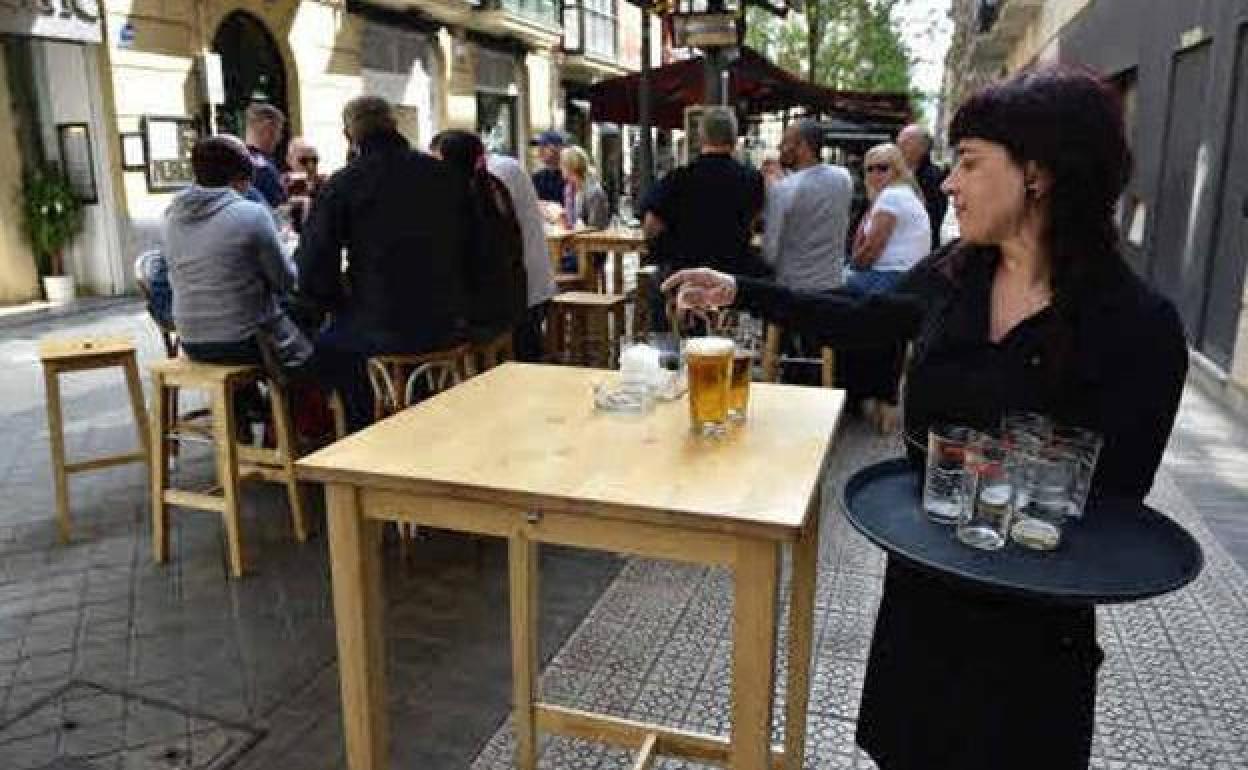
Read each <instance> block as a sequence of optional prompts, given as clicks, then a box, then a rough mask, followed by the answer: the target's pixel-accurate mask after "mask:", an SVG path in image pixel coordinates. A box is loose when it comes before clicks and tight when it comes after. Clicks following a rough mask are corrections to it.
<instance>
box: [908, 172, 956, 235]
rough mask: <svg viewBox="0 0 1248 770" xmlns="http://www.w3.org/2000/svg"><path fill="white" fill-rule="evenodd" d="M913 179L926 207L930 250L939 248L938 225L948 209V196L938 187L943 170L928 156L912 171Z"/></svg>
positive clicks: (943, 173)
mask: <svg viewBox="0 0 1248 770" xmlns="http://www.w3.org/2000/svg"><path fill="white" fill-rule="evenodd" d="M914 178H915V181H917V182H918V183H919V189H920V190H922V191H923V207H924V208H925V209H927V221H928V222H930V223H931V225H932V250H933V251H934V250H936V249H938V248H940V226H941V225H942V224H943V223H944V221H945V213H946V212H947V211H948V209H949V197H948V196H947V195H945V193H944V191H942V190H941V189H940V186H941V184H943V183H944V181H945V172H944V170H943V169H941V168H940V167H939V166H937V165H936V164H935V163H932V159H931V157H930V156H925V157H924V158H923V162H922V163H920V164H919V167H918V168H917V169H916V170H915V172H914Z"/></svg>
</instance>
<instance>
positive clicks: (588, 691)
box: [0, 305, 1248, 770]
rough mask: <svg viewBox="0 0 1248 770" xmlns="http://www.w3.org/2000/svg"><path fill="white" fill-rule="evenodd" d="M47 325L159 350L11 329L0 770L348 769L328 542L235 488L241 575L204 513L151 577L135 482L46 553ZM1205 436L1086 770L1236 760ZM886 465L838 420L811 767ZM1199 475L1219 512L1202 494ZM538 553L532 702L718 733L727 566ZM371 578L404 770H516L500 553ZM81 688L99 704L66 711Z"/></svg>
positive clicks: (1244, 660)
mask: <svg viewBox="0 0 1248 770" xmlns="http://www.w3.org/2000/svg"><path fill="white" fill-rule="evenodd" d="M51 329H58V330H63V331H74V332H78V331H83V330H87V329H90V330H97V331H98V330H104V329H107V330H118V329H121V330H129V331H131V332H132V333H134V334H135V335H136V336H137V337H139V338H140V340H141V342H142V344H143V348H144V353H145V354H146V355H155V354H156V352H157V348H158V342H157V340H156V338H155V336H154V335H153V334H152V333H151V331H150V329H149V328H148V327H147V326H146V323H145V321H144V319H143V317H142V314H141V311H140V310H139V309H138V308H137V306H135V305H126V306H121V307H120V308H119V307H110V308H107V309H106V310H101V311H100V312H97V313H95V314H91V315H86V316H81V317H77V318H60V319H56V320H55V321H53V322H50V323H43V324H34V325H30V324H28V325H25V326H22V325H16V326H9V327H7V328H5V329H4V330H3V331H0V372H3V374H0V426H3V428H2V430H0V768H4V769H5V770H7V768H21V767H42V766H44V765H46V764H47V763H48V762H50V761H52V759H53V758H54V757H56V756H58V755H62V756H68V755H70V754H71V753H74V752H77V753H78V754H80V755H83V756H85V757H87V761H88V762H90V763H91V767H94V768H97V769H98V768H108V770H120V768H166V769H167V768H174V767H185V768H190V767H194V768H206V767H208V768H214V770H224V768H226V767H231V768H245V770H267V768H339V767H342V759H341V752H342V746H341V731H340V727H339V718H338V699H337V670H336V667H335V665H334V661H333V626H332V613H331V609H330V606H329V595H328V575H327V568H326V564H325V552H324V542H323V539H321V538H318V539H316V540H314V541H313V542H311V543H309V544H308V545H306V546H304V547H298V546H296V545H294V544H293V543H292V542H291V540H290V537H289V534H288V524H287V521H286V515H285V505H284V502H283V498H282V496H281V495H280V494H279V490H278V489H276V488H269V487H264V486H259V487H251V488H249V490H248V492H247V503H248V507H249V515H248V516H247V517H246V521H245V526H244V530H245V532H246V533H247V535H248V538H249V540H248V551H249V558H250V561H251V563H252V564H253V565H254V568H255V570H254V573H253V574H252V575H251V576H249V577H248V578H247V579H246V580H244V581H242V582H233V581H228V580H226V579H225V578H224V574H225V572H224V567H223V564H222V556H221V548H220V544H219V526H218V525H217V522H216V521H215V520H214V519H213V517H211V516H207V515H184V516H177V517H176V521H177V528H176V531H175V538H176V539H175V543H174V556H175V558H174V561H173V563H172V564H171V565H170V566H169V567H166V568H157V567H155V566H153V565H152V564H151V562H150V558H149V541H148V538H147V535H146V528H145V518H144V517H145V512H146V507H147V506H146V502H145V498H146V493H145V489H144V479H143V478H142V472H141V471H140V470H138V469H137V468H117V469H112V470H108V471H103V472H100V473H98V474H94V475H92V476H91V477H89V478H83V479H81V480H75V481H73V482H72V484H73V492H74V494H73V504H74V512H75V518H76V522H77V523H76V529H75V533H76V537H75V542H74V544H73V545H71V546H69V547H59V546H56V545H55V544H54V543H53V539H52V538H53V527H52V524H51V513H50V511H51V507H52V505H51V483H50V480H49V476H48V472H47V469H46V457H47V436H46V429H45V427H44V413H43V393H42V384H41V382H40V379H39V372H38V365H37V362H36V361H35V360H34V340H35V339H37V337H38V336H41V335H42V334H43V333H45V332H47V331H49V330H51ZM66 402H67V418H68V420H69V444H70V447H71V449H72V450H75V451H83V450H85V449H95V450H98V449H101V448H105V447H110V448H113V447H120V446H123V445H126V444H128V442H130V441H131V440H132V438H131V437H132V429H131V428H130V426H129V423H128V418H127V416H126V414H127V413H126V406H125V401H124V389H123V388H122V387H121V385H120V382H119V380H117V379H116V378H115V377H110V375H108V374H99V375H95V374H85V375H79V376H78V377H77V378H76V379H74V380H71V381H69V383H68V387H67V388H66ZM1220 420H1223V418H1222V417H1220V416H1219V414H1218V412H1217V410H1216V408H1215V407H1213V406H1212V405H1211V404H1209V403H1208V402H1207V400H1204V399H1203V398H1202V397H1200V396H1199V394H1195V393H1189V394H1187V396H1186V397H1185V402H1184V411H1183V413H1182V415H1181V418H1180V429H1179V430H1178V431H1176V435H1175V439H1174V441H1173V442H1172V446H1171V449H1170V452H1169V454H1168V456H1167V464H1166V472H1164V473H1163V474H1162V475H1161V476H1160V477H1159V481H1158V484H1157V487H1156V489H1155V491H1154V496H1153V502H1154V504H1156V505H1157V506H1158V507H1160V508H1161V509H1163V510H1166V511H1168V512H1170V513H1171V514H1172V515H1174V516H1175V517H1176V518H1177V519H1179V520H1180V521H1182V522H1183V523H1184V524H1185V525H1186V526H1187V527H1188V528H1189V529H1190V530H1191V531H1192V532H1193V533H1194V534H1195V535H1196V536H1197V537H1198V538H1199V539H1200V540H1201V542H1202V544H1204V546H1205V551H1206V556H1207V558H1208V566H1207V569H1206V572H1205V574H1204V575H1203V576H1202V577H1201V578H1200V579H1199V580H1198V581H1197V583H1195V584H1194V585H1193V586H1191V587H1189V588H1188V589H1186V590H1184V591H1182V592H1179V593H1177V594H1174V595H1172V596H1169V597H1165V598H1162V599H1159V600H1154V601H1151V602H1145V603H1141V604H1137V605H1131V606H1127V607H1118V608H1110V609H1107V610H1105V611H1104V612H1102V614H1101V618H1102V623H1101V635H1102V643H1103V645H1104V646H1105V648H1106V652H1107V661H1106V664H1105V667H1104V668H1103V669H1102V675H1101V686H1100V699H1099V705H1098V709H1099V711H1098V728H1097V737H1096V744H1095V761H1094V764H1093V766H1094V767H1096V768H1107V769H1108V768H1114V769H1115V770H1119V769H1123V770H1125V769H1126V768H1151V769H1153V770H1161V769H1162V768H1174V769H1176V770H1177V768H1185V769H1186V768H1238V767H1245V766H1248V652H1245V651H1246V650H1248V576H1246V575H1245V573H1244V571H1243V569H1242V567H1241V566H1240V565H1237V564H1236V563H1235V560H1234V559H1233V558H1231V556H1230V555H1228V553H1227V551H1226V550H1225V549H1224V548H1223V547H1222V546H1221V545H1220V544H1219V541H1218V533H1220V531H1221V529H1220V528H1222V527H1224V526H1226V524H1225V521H1232V522H1233V521H1234V519H1233V518H1228V517H1232V513H1233V510H1232V509H1233V508H1234V507H1235V505H1236V500H1237V497H1236V496H1237V495H1238V500H1240V501H1242V502H1243V503H1245V504H1244V505H1241V506H1240V508H1241V510H1244V511H1245V514H1246V515H1248V510H1245V509H1248V489H1246V488H1245V487H1248V483H1244V482H1242V481H1241V480H1240V478H1239V477H1238V476H1236V475H1235V474H1234V473H1233V471H1235V470H1236V469H1242V468H1244V467H1248V442H1245V441H1240V440H1237V439H1236V438H1235V436H1236V434H1234V433H1233V432H1232V430H1231V428H1224V427H1223V426H1224V425H1232V424H1233V423H1229V422H1219V421H1220ZM1210 426H1214V427H1210ZM1211 437H1214V438H1216V443H1212V442H1211ZM893 451H894V448H893V447H892V446H890V445H889V442H887V441H884V440H881V439H877V438H875V437H874V436H872V435H870V434H867V433H866V432H864V431H862V430H861V428H860V427H858V426H857V425H855V424H853V423H850V424H849V425H848V426H847V429H846V432H845V433H844V435H842V436H841V437H840V440H839V450H838V454H837V460H836V463H835V467H834V468H833V469H832V471H831V473H830V476H829V481H828V483H829V485H830V486H829V490H828V491H829V494H828V495H827V496H826V499H827V500H828V501H829V503H828V506H827V508H826V509H825V511H824V517H825V523H824V534H823V538H822V542H821V557H820V580H819V590H818V598H817V614H816V630H817V647H816V672H815V677H814V686H813V693H812V713H811V720H810V725H809V735H810V742H809V750H810V761H809V762H808V765H809V766H810V767H818V768H851V767H870V766H871V764H870V762H869V760H867V759H866V758H865V757H863V756H861V755H860V754H859V753H858V752H856V751H855V750H854V749H853V745H852V736H853V720H854V715H855V713H856V711H857V699H858V696H859V690H860V688H861V682H862V669H863V664H864V661H865V653H866V648H867V644H868V642H869V634H870V628H871V622H872V615H873V613H874V609H875V602H876V600H877V598H878V591H879V576H880V574H881V571H882V566H883V561H882V557H881V555H880V554H879V552H878V551H877V550H876V549H874V548H873V547H872V546H870V545H868V544H867V543H865V541H863V540H862V539H861V538H860V537H859V536H857V535H856V534H855V533H854V532H852V530H850V528H849V527H848V526H847V525H846V524H845V523H844V522H843V519H842V518H841V516H840V513H839V509H838V508H837V502H836V501H837V499H838V495H837V494H836V491H837V490H838V489H839V484H840V480H841V479H843V477H844V475H845V474H846V473H848V472H850V471H851V470H852V469H854V468H857V467H861V466H862V465H863V464H866V463H868V462H870V461H871V460H873V459H874V458H876V457H882V456H886V455H888V454H891V453H892V452H893ZM1210 451H1213V452H1214V456H1213V457H1212V459H1210V458H1209V455H1208V453H1209V452H1210ZM1202 456H1203V457H1205V464H1206V466H1208V467H1209V468H1211V469H1212V468H1215V467H1216V468H1217V469H1219V470H1218V471H1217V472H1216V473H1215V472H1212V471H1210V472H1206V473H1203V474H1202V473H1200V472H1198V466H1199V463H1200V460H1199V459H1192V458H1200V457H1202ZM1213 461H1216V463H1214V462H1213ZM182 467H183V469H184V472H186V473H192V474H203V473H204V472H205V468H206V457H205V456H203V454H202V453H198V454H196V453H192V454H191V455H190V456H188V457H187V458H185V459H184V460H183V464H182ZM1214 480H1216V481H1218V483H1219V485H1220V486H1219V488H1218V489H1217V495H1208V494H1206V493H1207V491H1208V489H1209V484H1210V483H1212V481H1214ZM1202 494H1203V495H1205V496H1204V497H1202ZM1208 500H1212V501H1214V502H1216V504H1217V505H1218V506H1219V507H1218V509H1217V510H1218V512H1219V515H1221V516H1222V517H1223V519H1217V518H1216V517H1213V516H1210V517H1209V519H1208V523H1209V524H1210V525H1211V526H1213V527H1214V532H1212V533H1211V531H1210V529H1209V527H1207V526H1206V523H1207V522H1206V520H1205V519H1204V518H1203V516H1202V513H1203V512H1202V510H1201V506H1202V504H1203V503H1205V501H1208ZM1228 542H1233V541H1231V540H1228ZM543 553H544V559H543V565H542V571H543V575H542V586H543V596H542V606H543V619H542V623H543V626H542V641H543V648H544V649H543V652H544V657H549V656H551V655H553V656H554V657H553V660H551V662H550V664H549V666H548V668H547V671H546V674H545V676H544V688H545V694H546V696H547V697H548V698H549V699H551V700H553V701H555V702H559V703H565V704H569V705H578V706H583V707H590V708H594V709H598V710H603V711H606V712H608V713H616V714H621V715H627V716H634V717H638V718H643V719H646V720H651V721H659V722H670V723H672V724H675V725H684V726H687V727H690V728H692V729H697V730H704V731H709V732H724V731H726V730H727V728H728V724H727V720H728V708H727V697H728V690H727V683H728V676H729V670H728V662H729V659H730V658H729V645H730V642H729V641H728V636H727V635H728V632H729V625H728V623H729V618H730V612H731V606H732V597H731V589H730V583H729V581H728V580H727V576H726V575H725V574H724V573H722V572H721V571H718V570H713V569H704V568H696V567H689V566H684V565H678V564H673V563H664V562H652V561H647V560H628V561H620V560H616V559H613V558H609V557H605V556H602V555H599V554H588V553H583V552H573V551H567V550H553V549H546V550H545V551H544V552H543ZM386 558H387V576H386V579H387V587H388V596H389V599H390V611H389V613H388V617H387V624H388V628H389V633H390V640H391V646H390V658H391V660H390V667H391V672H390V675H391V680H392V682H393V683H394V686H393V687H392V689H391V704H390V705H391V709H392V712H393V725H394V733H395V738H394V748H393V752H394V755H395V759H396V763H395V766H396V767H405V768H422V769H423V768H432V769H438V768H448V769H449V768H463V767H468V766H469V765H472V766H473V767H474V768H475V769H476V770H493V769H494V768H506V767H510V763H509V756H508V748H509V740H510V734H509V730H508V729H507V726H506V724H505V722H504V720H505V718H506V708H507V699H508V692H509V689H508V688H509V674H508V668H507V666H508V660H509V656H508V655H507V652H506V644H507V637H506V634H507V623H506V597H505V593H504V590H505V589H504V586H505V550H503V549H502V548H501V547H500V546H499V545H498V544H496V543H488V542H487V543H485V544H484V545H483V546H482V547H481V548H480V549H478V546H477V544H475V543H473V542H471V541H468V540H465V539H462V538H458V537H453V536H450V535H441V536H439V535H434V536H433V537H431V538H430V539H428V540H426V541H423V542H421V543H420V544H419V546H418V549H417V553H416V555H415V558H414V559H413V560H412V561H411V562H410V563H408V564H403V563H401V562H400V561H399V559H398V558H397V555H395V554H394V553H393V552H390V553H388V555H387V557H386ZM621 567H622V568H621ZM617 573H618V575H617ZM613 578H614V580H613ZM587 612H588V617H586V613H587ZM582 621H583V622H582ZM569 635H570V636H569ZM565 640H566V643H565ZM781 649H783V647H781ZM74 682H90V683H93V684H94V685H96V686H99V687H102V688H104V689H103V690H91V689H89V688H87V687H86V686H85V685H76V686H74V687H73V688H72V689H69V690H66V688H67V687H68V686H70V685H71V683H74ZM84 693H87V694H93V695H94V696H95V697H94V702H96V703H98V704H100V705H99V706H98V711H97V712H94V716H96V717H100V718H99V719H93V720H79V717H80V716H81V713H82V711H83V708H82V707H81V706H80V705H73V704H80V703H81V702H83V701H84V698H81V697H75V696H80V695H83V694H84ZM85 700H87V701H88V702H91V700H92V699H90V698H87V699H85ZM125 704H137V705H136V706H135V707H134V708H133V709H131V708H130V707H129V706H128V705H125ZM58 709H59V712H58V711H57V710H58ZM132 711H133V715H132V714H131V712H132ZM118 712H120V713H118ZM54 714H55V715H57V716H59V717H61V719H60V721H59V722H57V721H56V720H54V719H52V715H54ZM66 718H69V721H70V722H71V723H74V727H73V728H72V729H68V730H66V728H65V726H64V723H65V719H66ZM41 720H42V721H41ZM49 720H50V721H49ZM132 721H133V725H132V724H131V722H132ZM41 725H42V726H41ZM500 725H501V727H500ZM777 729H782V725H779V724H778V725H777ZM491 736H492V737H491ZM546 743H547V746H548V748H547V750H546V753H545V755H544V757H543V766H545V767H550V768H601V769H602V770H610V769H611V768H617V767H620V768H624V767H631V764H630V761H629V759H630V758H629V755H628V753H627V752H621V751H611V750H605V749H603V748H601V747H599V746H596V745H589V744H584V743H579V742H574V741H563V740H549V741H547V742H546ZM252 744H254V745H252ZM483 746H484V748H483V749H482V747H483ZM171 750H172V753H171ZM479 750H480V755H479V756H477V754H478V751H479ZM473 757H476V761H475V763H474V762H473ZM61 766H62V767H64V768H67V769H68V768H70V767H76V766H71V765H69V764H63V765H61ZM660 766H661V767H664V768H669V769H671V768H680V767H686V765H684V764H683V763H678V762H674V761H670V760H668V761H664V762H663V763H661V765H660Z"/></svg>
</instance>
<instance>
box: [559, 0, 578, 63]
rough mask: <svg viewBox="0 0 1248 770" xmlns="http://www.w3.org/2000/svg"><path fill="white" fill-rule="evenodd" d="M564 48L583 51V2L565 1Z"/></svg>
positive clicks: (575, 0) (576, 51)
mask: <svg viewBox="0 0 1248 770" xmlns="http://www.w3.org/2000/svg"><path fill="white" fill-rule="evenodd" d="M563 50H565V51H568V52H569V53H580V52H581V2H580V0H564V3H563Z"/></svg>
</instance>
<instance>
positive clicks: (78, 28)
mask: <svg viewBox="0 0 1248 770" xmlns="http://www.w3.org/2000/svg"><path fill="white" fill-rule="evenodd" d="M0 32H4V33H8V34H12V35H23V36H28V37H44V38H50V39H53V40H72V41H75V42H79V43H99V42H101V40H102V39H103V38H102V35H101V26H100V3H99V0H0Z"/></svg>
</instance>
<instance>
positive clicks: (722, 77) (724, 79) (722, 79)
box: [719, 70, 730, 107]
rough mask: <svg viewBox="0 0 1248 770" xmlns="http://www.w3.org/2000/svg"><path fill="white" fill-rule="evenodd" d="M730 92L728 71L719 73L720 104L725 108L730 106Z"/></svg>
mask: <svg viewBox="0 0 1248 770" xmlns="http://www.w3.org/2000/svg"><path fill="white" fill-rule="evenodd" d="M729 90H730V87H729V80H728V70H724V71H723V72H721V73H719V103H720V104H721V105H723V106H725V107H727V106H728V92H729Z"/></svg>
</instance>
